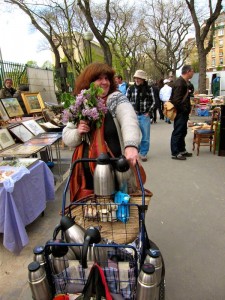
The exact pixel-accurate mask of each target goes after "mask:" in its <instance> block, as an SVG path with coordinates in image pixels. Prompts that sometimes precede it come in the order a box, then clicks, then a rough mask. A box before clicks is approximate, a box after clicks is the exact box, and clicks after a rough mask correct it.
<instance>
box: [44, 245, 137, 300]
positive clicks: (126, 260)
mask: <svg viewBox="0 0 225 300" xmlns="http://www.w3.org/2000/svg"><path fill="white" fill-rule="evenodd" d="M67 245H69V248H70V252H71V248H72V247H81V246H74V245H76V244H67ZM53 246H57V247H58V249H59V247H60V246H62V247H65V244H61V245H60V243H54V242H52V243H50V244H48V243H47V244H46V247H45V257H46V265H47V269H48V280H49V283H50V285H51V287H52V294H53V296H56V295H58V294H72V295H77V296H78V295H82V294H83V293H84V292H85V289H86V286H87V285H88V282H90V278H92V277H93V278H92V279H93V280H94V281H95V284H100V283H99V282H97V283H96V280H97V279H96V274H93V273H92V274H91V270H92V268H93V267H96V266H98V268H100V269H101V270H102V271H103V272H104V278H105V280H106V283H107V286H108V290H109V292H110V294H111V295H114V296H115V295H121V296H122V298H123V299H135V293H136V286H137V276H138V265H137V255H138V254H137V250H136V249H135V247H133V246H124V245H123V246H122V245H113V244H110V246H106V245H101V244H97V245H95V246H94V247H93V245H92V246H89V249H90V248H92V250H93V248H94V251H96V253H98V252H99V251H101V253H100V254H99V256H98V255H96V260H97V262H94V261H88V267H87V268H86V269H84V268H82V265H81V264H80V263H79V260H76V259H71V254H69V255H68V256H67V255H65V256H63V257H60V258H57V257H54V256H53V255H52V254H51V250H50V249H51V247H53ZM103 246H106V247H103ZM92 250H89V251H92ZM102 251H104V254H103V252H102ZM97 256H98V257H99V258H100V259H98V258H97Z"/></svg>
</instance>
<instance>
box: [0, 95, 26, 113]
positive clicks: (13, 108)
mask: <svg viewBox="0 0 225 300" xmlns="http://www.w3.org/2000/svg"><path fill="white" fill-rule="evenodd" d="M1 102H2V104H3V106H4V108H5V110H6V112H7V114H8V116H9V117H10V118H13V117H21V116H23V115H24V112H23V110H22V108H21V106H20V104H19V102H18V100H17V98H5V99H1Z"/></svg>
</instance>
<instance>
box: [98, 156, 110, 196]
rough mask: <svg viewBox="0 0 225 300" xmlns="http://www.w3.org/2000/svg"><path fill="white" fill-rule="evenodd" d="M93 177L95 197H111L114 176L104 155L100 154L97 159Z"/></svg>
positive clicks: (108, 159) (108, 160)
mask: <svg viewBox="0 0 225 300" xmlns="http://www.w3.org/2000/svg"><path fill="white" fill-rule="evenodd" d="M93 177H94V193H95V195H96V196H111V195H113V194H114V193H115V175H114V171H113V168H112V165H111V162H110V158H109V156H108V155H107V154H106V153H101V154H100V155H99V157H98V158H97V165H96V167H95V171H94V176H93Z"/></svg>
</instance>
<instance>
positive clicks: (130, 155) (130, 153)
mask: <svg viewBox="0 0 225 300" xmlns="http://www.w3.org/2000/svg"><path fill="white" fill-rule="evenodd" d="M124 155H125V157H126V159H127V160H128V162H129V164H130V165H131V166H132V167H134V166H135V165H136V162H137V160H138V158H139V156H138V150H137V148H135V147H126V148H125V151H124Z"/></svg>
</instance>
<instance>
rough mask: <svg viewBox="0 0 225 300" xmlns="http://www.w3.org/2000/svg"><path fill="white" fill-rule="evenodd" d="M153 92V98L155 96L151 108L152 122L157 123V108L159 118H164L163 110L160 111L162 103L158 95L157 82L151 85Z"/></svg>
mask: <svg viewBox="0 0 225 300" xmlns="http://www.w3.org/2000/svg"><path fill="white" fill-rule="evenodd" d="M152 89H153V93H154V98H155V105H154V108H153V120H152V121H153V123H157V110H158V111H159V116H160V120H163V119H164V116H163V112H162V105H161V101H160V97H159V91H160V89H159V87H158V84H153V85H152Z"/></svg>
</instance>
